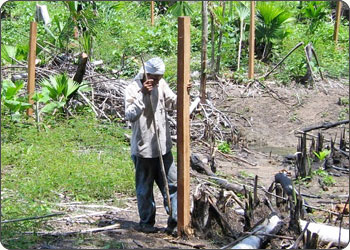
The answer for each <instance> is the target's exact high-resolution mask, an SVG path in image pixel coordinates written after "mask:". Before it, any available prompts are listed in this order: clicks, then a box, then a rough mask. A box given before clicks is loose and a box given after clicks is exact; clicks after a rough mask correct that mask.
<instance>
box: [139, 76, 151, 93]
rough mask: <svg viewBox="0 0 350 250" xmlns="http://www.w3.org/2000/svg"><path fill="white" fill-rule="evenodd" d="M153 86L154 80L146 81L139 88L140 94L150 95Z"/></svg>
mask: <svg viewBox="0 0 350 250" xmlns="http://www.w3.org/2000/svg"><path fill="white" fill-rule="evenodd" d="M153 84H154V80H153V79H148V80H147V81H145V82H144V83H143V86H142V88H141V92H142V93H144V94H150V93H151V92H152V89H153Z"/></svg>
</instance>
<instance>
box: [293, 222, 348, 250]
mask: <svg viewBox="0 0 350 250" xmlns="http://www.w3.org/2000/svg"><path fill="white" fill-rule="evenodd" d="M299 224H300V227H301V229H303V228H304V227H305V226H306V224H307V221H305V220H299ZM307 229H308V230H309V231H310V232H311V233H316V234H318V239H319V241H321V242H323V243H329V242H333V243H338V242H339V244H340V246H342V247H345V246H347V245H348V244H349V229H344V228H341V230H340V229H339V227H334V226H328V225H325V224H321V223H313V222H310V223H309V226H308V228H307ZM339 235H340V237H339Z"/></svg>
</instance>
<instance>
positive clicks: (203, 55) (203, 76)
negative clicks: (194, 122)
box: [200, 1, 208, 103]
mask: <svg viewBox="0 0 350 250" xmlns="http://www.w3.org/2000/svg"><path fill="white" fill-rule="evenodd" d="M207 44H208V2H207V1H202V51H201V85H200V93H201V94H200V96H201V103H205V102H206V99H207V96H206V85H207Z"/></svg>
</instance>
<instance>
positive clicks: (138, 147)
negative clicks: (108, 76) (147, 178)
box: [125, 79, 177, 158]
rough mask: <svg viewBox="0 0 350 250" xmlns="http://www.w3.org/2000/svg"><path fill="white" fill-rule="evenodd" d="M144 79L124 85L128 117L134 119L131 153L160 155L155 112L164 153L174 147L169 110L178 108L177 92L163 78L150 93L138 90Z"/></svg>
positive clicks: (147, 156)
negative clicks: (155, 127) (155, 129)
mask: <svg viewBox="0 0 350 250" xmlns="http://www.w3.org/2000/svg"><path fill="white" fill-rule="evenodd" d="M141 88H142V83H141V81H140V80H139V79H134V81H133V82H132V83H130V84H129V85H128V86H127V87H126V89H125V118H126V120H128V121H130V122H131V128H132V137H131V155H136V156H138V157H142V158H155V157H159V149H158V143H157V138H156V136H155V131H154V125H153V124H152V122H153V118H152V116H153V115H152V110H151V105H150V100H151V101H152V107H153V113H154V117H155V122H156V126H157V130H158V135H159V140H160V145H161V149H162V155H165V154H166V153H168V152H169V151H170V150H171V147H172V141H171V137H170V126H169V121H168V118H167V110H170V109H175V108H176V100H177V96H176V95H175V94H174V92H173V91H172V90H171V89H170V87H169V85H168V84H167V83H166V81H165V80H164V79H161V80H160V81H159V84H158V85H157V86H154V87H153V89H152V92H151V95H147V94H143V93H142V92H141V91H139V90H140V89H141Z"/></svg>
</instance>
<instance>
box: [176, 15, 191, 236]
mask: <svg viewBox="0 0 350 250" xmlns="http://www.w3.org/2000/svg"><path fill="white" fill-rule="evenodd" d="M190 45H191V44H190V17H188V16H185V17H184V16H182V17H179V18H178V52H177V53H178V55H177V166H178V173H177V177H178V179H177V215H178V223H177V228H178V233H179V235H188V234H190V123H189V118H190V117H189V102H190V99H189V93H188V89H187V86H188V84H189V81H190Z"/></svg>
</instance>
